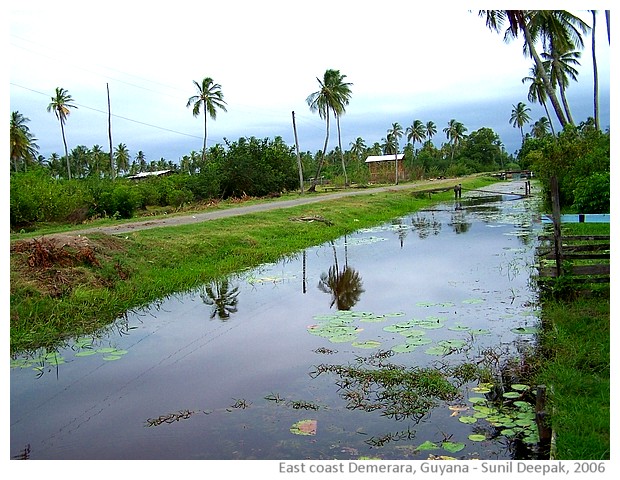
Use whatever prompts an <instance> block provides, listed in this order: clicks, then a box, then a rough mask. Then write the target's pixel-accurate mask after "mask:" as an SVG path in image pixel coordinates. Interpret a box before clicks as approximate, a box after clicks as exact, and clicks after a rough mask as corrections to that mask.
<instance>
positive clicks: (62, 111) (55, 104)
mask: <svg viewBox="0 0 620 480" xmlns="http://www.w3.org/2000/svg"><path fill="white" fill-rule="evenodd" d="M72 102H73V98H72V97H71V95H69V92H68V91H67V90H65V89H64V88H61V87H56V95H55V96H53V97H52V101H51V102H50V104H49V105H48V106H47V111H48V112H51V111H52V110H53V111H54V114H55V115H56V118H57V119H58V121H59V122H60V132H61V133H62V143H63V144H64V146H65V159H66V161H67V177H68V178H69V179H71V167H70V166H69V149H68V148H67V139H66V138H65V122H66V121H67V117H68V116H69V114H70V113H71V111H70V110H69V109H70V108H77V106H75V105H73V103H72Z"/></svg>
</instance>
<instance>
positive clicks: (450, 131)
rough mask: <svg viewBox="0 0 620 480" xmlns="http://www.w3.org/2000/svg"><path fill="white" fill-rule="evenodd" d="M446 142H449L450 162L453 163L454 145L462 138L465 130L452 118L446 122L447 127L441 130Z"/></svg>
mask: <svg viewBox="0 0 620 480" xmlns="http://www.w3.org/2000/svg"><path fill="white" fill-rule="evenodd" d="M443 131H444V133H445V134H446V137H447V138H448V141H449V142H450V151H451V153H450V162H452V161H454V150H455V148H456V145H457V144H458V143H459V142H460V141H461V140H462V139H463V138H464V136H465V132H466V131H467V128H465V125H463V124H462V123H461V122H457V121H456V120H455V119H454V118H453V119H451V120H450V121H449V122H448V126H447V127H446V128H444V129H443Z"/></svg>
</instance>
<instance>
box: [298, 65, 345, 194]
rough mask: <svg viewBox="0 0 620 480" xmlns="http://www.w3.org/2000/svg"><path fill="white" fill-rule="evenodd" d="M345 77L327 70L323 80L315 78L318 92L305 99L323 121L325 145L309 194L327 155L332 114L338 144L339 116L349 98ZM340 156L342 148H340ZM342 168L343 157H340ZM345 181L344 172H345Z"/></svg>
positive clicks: (311, 109)
mask: <svg viewBox="0 0 620 480" xmlns="http://www.w3.org/2000/svg"><path fill="white" fill-rule="evenodd" d="M345 78H346V75H342V74H341V73H340V71H339V70H333V69H327V70H325V73H324V74H323V79H322V80H321V79H319V78H318V77H317V79H316V80H317V82H319V86H320V88H319V90H317V91H316V92H313V93H311V94H310V95H308V97H307V98H306V103H307V104H308V106H309V107H310V111H311V112H318V113H319V117H320V118H322V119H324V120H325V129H326V130H325V131H326V133H325V143H324V145H323V154H322V155H321V157H320V159H319V163H318V165H317V171H316V175H315V176H314V179H313V181H312V185H310V188H309V189H308V191H309V192H314V191H315V190H316V184H317V182H318V179H319V175H320V174H321V169H322V167H323V162H324V161H325V155H326V153H327V144H328V142H329V117H330V113H331V112H333V113H334V116H335V117H336V121H337V123H338V143H339V144H340V116H341V115H342V114H344V112H345V107H346V106H347V105H348V104H349V100H350V98H351V88H350V87H351V85H352V84H351V83H347V82H345V81H344V79H345ZM340 152H341V154H342V148H340ZM341 159H342V163H343V168H344V157H341ZM345 179H346V170H345Z"/></svg>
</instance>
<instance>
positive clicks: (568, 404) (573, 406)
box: [535, 224, 611, 460]
mask: <svg viewBox="0 0 620 480" xmlns="http://www.w3.org/2000/svg"><path fill="white" fill-rule="evenodd" d="M563 233H567V234H574V235H584V234H599V235H603V234H609V224H566V225H565V226H564V227H563ZM542 317H543V323H544V325H545V329H544V333H543V335H542V336H541V350H542V352H544V357H543V358H542V360H541V361H540V366H539V369H538V371H537V373H536V377H535V382H536V383H537V384H544V385H547V386H550V387H551V388H550V391H551V395H550V398H551V411H550V413H551V424H552V427H553V431H554V433H555V437H556V446H555V453H554V457H555V458H557V459H560V460H568V459H573V460H581V459H588V460H602V459H609V458H610V340H611V337H610V334H611V332H610V296H609V285H602V286H601V285H597V286H595V288H593V289H592V290H590V291H583V292H581V293H580V294H579V295H576V296H567V298H563V299H551V298H547V299H544V300H543V301H542Z"/></svg>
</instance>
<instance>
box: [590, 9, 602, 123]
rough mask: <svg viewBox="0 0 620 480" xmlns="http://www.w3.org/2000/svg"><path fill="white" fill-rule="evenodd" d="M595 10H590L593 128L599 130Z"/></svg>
mask: <svg viewBox="0 0 620 480" xmlns="http://www.w3.org/2000/svg"><path fill="white" fill-rule="evenodd" d="M595 38H596V10H592V68H593V70H594V126H595V127H596V129H597V130H600V129H601V127H600V124H599V119H598V67H597V65H596V41H595Z"/></svg>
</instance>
